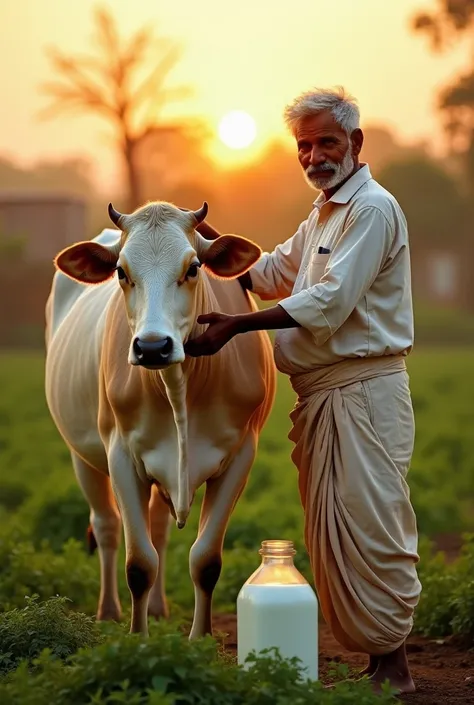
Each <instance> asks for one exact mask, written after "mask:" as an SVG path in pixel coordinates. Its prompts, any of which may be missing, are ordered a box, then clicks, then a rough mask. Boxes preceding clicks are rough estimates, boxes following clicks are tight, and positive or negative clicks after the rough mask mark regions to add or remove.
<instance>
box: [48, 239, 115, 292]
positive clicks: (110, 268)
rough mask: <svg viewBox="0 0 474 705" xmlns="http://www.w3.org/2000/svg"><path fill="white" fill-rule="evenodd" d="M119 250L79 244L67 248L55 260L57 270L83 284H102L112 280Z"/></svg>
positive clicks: (92, 244)
mask: <svg viewBox="0 0 474 705" xmlns="http://www.w3.org/2000/svg"><path fill="white" fill-rule="evenodd" d="M118 256H119V248H118V247H116V246H112V247H104V245H99V243H97V242H92V241H86V242H78V243H76V244H75V245H71V246H70V247H66V249H65V250H62V252H60V253H59V254H58V255H57V256H56V257H55V259H54V265H55V267H56V268H57V269H59V270H61V272H64V274H67V276H68V277H71V279H75V280H76V281H79V282H82V283H83V284H102V282H105V281H107V280H108V279H110V278H111V277H112V276H113V274H114V271H115V267H116V266H117V260H118Z"/></svg>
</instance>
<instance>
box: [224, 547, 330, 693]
mask: <svg viewBox="0 0 474 705" xmlns="http://www.w3.org/2000/svg"><path fill="white" fill-rule="evenodd" d="M259 553H260V555H261V556H262V562H261V564H260V566H259V568H257V570H256V571H255V572H254V573H253V574H252V575H251V576H250V577H249V579H248V580H247V581H246V582H245V583H244V585H243V586H242V589H241V590H240V592H239V595H238V597H237V660H238V663H239V664H242V665H243V666H244V668H245V667H248V666H246V664H245V663H244V662H245V659H246V657H247V656H248V654H249V653H250V652H251V651H255V652H256V653H257V654H258V653H259V651H261V650H262V649H268V648H271V647H275V646H276V647H278V649H279V650H280V654H281V655H282V657H284V658H292V657H294V656H296V657H298V658H299V659H300V660H301V663H300V664H299V667H300V668H301V669H302V670H303V676H305V677H307V678H310V679H312V680H317V679H318V600H317V597H316V594H315V592H314V590H313V589H312V587H311V585H310V584H309V583H308V582H307V581H306V580H305V578H304V577H303V575H301V573H300V572H299V571H298V570H297V568H296V567H295V565H294V563H293V556H294V555H295V554H296V551H295V549H294V547H293V542H292V541H280V540H272V541H263V542H262V547H261V549H260V550H259Z"/></svg>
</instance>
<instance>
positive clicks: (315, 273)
mask: <svg viewBox="0 0 474 705" xmlns="http://www.w3.org/2000/svg"><path fill="white" fill-rule="evenodd" d="M329 257H330V255H329V254H323V255H322V254H318V253H315V254H313V255H312V256H311V260H310V263H309V266H308V270H307V279H308V284H317V283H318V282H319V281H320V279H321V277H322V276H323V274H324V270H325V269H326V265H327V263H328V260H329Z"/></svg>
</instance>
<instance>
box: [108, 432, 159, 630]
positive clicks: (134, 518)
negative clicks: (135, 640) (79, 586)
mask: <svg viewBox="0 0 474 705" xmlns="http://www.w3.org/2000/svg"><path fill="white" fill-rule="evenodd" d="M108 460H109V468H110V479H111V481H112V487H113V490H114V494H115V497H116V499H117V502H118V505H119V508H120V514H121V516H122V521H123V528H124V533H125V548H126V576H127V584H128V589H129V590H130V594H131V596H132V621H131V625H130V632H131V633H134V632H139V633H141V634H143V635H144V636H147V635H148V600H149V595H150V590H151V588H152V587H153V584H154V583H155V580H156V577H157V574H158V555H157V553H156V550H155V548H154V546H153V544H152V542H151V539H150V523H149V509H148V504H149V501H150V491H151V485H150V484H149V483H146V482H142V480H140V478H139V477H138V474H137V472H136V469H135V466H134V463H133V461H132V460H131V458H130V456H129V455H128V454H127V453H126V452H125V450H124V449H123V447H122V445H121V443H120V441H119V440H118V439H116V440H114V442H113V443H112V444H111V448H110V453H109V458H108Z"/></svg>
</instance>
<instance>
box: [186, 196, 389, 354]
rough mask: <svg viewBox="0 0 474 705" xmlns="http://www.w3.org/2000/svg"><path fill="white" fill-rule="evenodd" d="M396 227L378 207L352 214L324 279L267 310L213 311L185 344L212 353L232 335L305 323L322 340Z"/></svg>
mask: <svg viewBox="0 0 474 705" xmlns="http://www.w3.org/2000/svg"><path fill="white" fill-rule="evenodd" d="M393 238H394V229H393V227H392V225H391V224H390V223H389V222H388V220H387V218H386V217H385V216H384V215H383V213H382V212H381V211H380V210H379V209H378V208H376V207H367V208H364V209H363V210H362V211H359V213H357V214H355V216H353V217H352V218H351V219H350V220H349V222H348V224H347V227H346V229H345V231H344V233H343V234H342V236H341V237H340V239H339V241H338V243H337V245H336V247H335V248H334V251H333V252H332V254H331V255H330V257H329V260H328V264H327V266H326V270H325V272H324V274H323V276H322V278H321V281H320V282H319V283H317V284H315V285H314V286H312V287H310V288H308V289H304V290H303V291H300V292H299V293H297V294H294V295H293V296H290V297H288V298H287V299H284V300H283V301H280V303H279V304H278V305H277V306H274V307H273V308H270V309H267V310H266V311H257V312H255V313H244V314H237V315H234V316H228V315H225V314H219V313H210V314H207V315H204V316H200V317H199V319H198V322H199V323H208V324H209V328H208V329H207V330H206V331H205V332H204V333H203V334H202V335H201V336H199V337H198V338H196V339H194V340H191V341H189V342H188V343H187V344H186V347H185V349H186V351H187V352H188V353H189V354H190V355H192V356H199V355H213V354H214V353H216V352H217V351H218V350H220V349H221V348H222V347H223V345H225V344H226V343H227V342H228V341H229V340H231V339H232V338H233V337H234V335H237V334H240V333H247V332H249V331H254V330H278V329H282V328H297V327H303V328H306V329H307V330H309V331H310V332H311V333H312V334H313V335H314V337H315V339H316V342H317V343H318V344H320V345H322V344H323V343H324V342H326V340H327V339H328V338H329V337H330V336H331V335H332V334H333V333H334V332H335V331H336V330H337V329H338V328H339V327H340V326H341V325H342V324H343V323H344V321H345V320H346V318H347V317H348V316H349V315H350V314H351V313H352V311H353V310H354V308H355V307H356V305H357V303H358V302H359V301H360V299H361V298H362V296H364V294H365V293H366V292H367V291H368V289H369V288H370V287H371V285H372V283H373V281H374V280H375V278H376V277H377V275H378V273H379V272H380V270H381V269H382V267H383V265H384V263H385V261H386V259H387V257H388V256H389V254H390V250H391V248H392V244H393Z"/></svg>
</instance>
